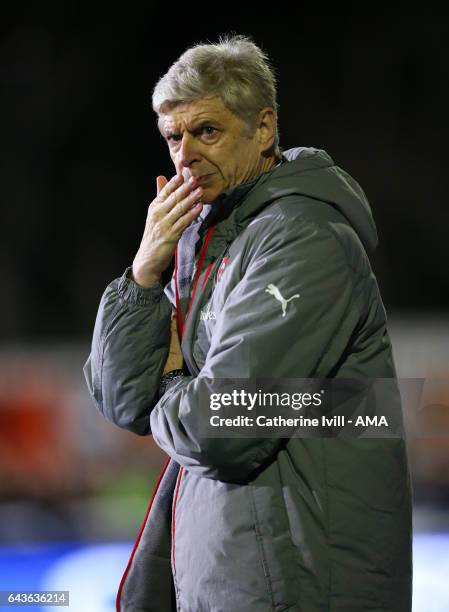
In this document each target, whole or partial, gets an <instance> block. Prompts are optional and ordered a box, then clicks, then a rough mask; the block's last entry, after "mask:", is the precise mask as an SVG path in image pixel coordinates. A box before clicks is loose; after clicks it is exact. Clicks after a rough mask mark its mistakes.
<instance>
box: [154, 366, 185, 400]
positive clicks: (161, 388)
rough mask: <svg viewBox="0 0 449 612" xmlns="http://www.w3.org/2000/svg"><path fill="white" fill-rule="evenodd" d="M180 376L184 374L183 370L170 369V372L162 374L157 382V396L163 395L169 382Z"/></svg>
mask: <svg viewBox="0 0 449 612" xmlns="http://www.w3.org/2000/svg"><path fill="white" fill-rule="evenodd" d="M182 376H184V372H183V370H170V372H167V373H166V374H164V375H163V376H162V378H161V382H160V384H159V397H162V396H163V395H164V393H165V391H166V390H167V386H168V385H169V383H171V382H172V381H174V380H176V379H178V378H181V377H182Z"/></svg>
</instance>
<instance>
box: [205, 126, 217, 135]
mask: <svg viewBox="0 0 449 612" xmlns="http://www.w3.org/2000/svg"><path fill="white" fill-rule="evenodd" d="M216 131H217V130H216V129H215V128H214V127H212V126H211V125H205V126H204V127H203V129H202V132H203V134H206V135H207V136H212V134H215V132H216Z"/></svg>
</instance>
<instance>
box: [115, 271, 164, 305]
mask: <svg viewBox="0 0 449 612" xmlns="http://www.w3.org/2000/svg"><path fill="white" fill-rule="evenodd" d="M131 272H132V266H129V267H128V268H126V270H125V272H124V273H123V275H122V277H121V278H120V280H119V283H118V287H117V291H118V294H119V296H120V297H121V298H122V299H123V300H125V301H126V302H131V303H132V304H137V305H138V306H148V305H150V304H157V303H158V302H160V301H161V299H162V296H163V294H164V291H163V287H162V283H160V282H157V283H156V284H155V285H153V286H152V287H148V288H147V289H146V288H144V287H140V286H139V285H137V284H136V283H135V282H134V281H133V280H132V278H131Z"/></svg>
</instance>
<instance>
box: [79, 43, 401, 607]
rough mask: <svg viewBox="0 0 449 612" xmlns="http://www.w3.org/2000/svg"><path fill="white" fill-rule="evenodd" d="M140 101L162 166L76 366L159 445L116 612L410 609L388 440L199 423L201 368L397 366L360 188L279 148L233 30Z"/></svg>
mask: <svg viewBox="0 0 449 612" xmlns="http://www.w3.org/2000/svg"><path fill="white" fill-rule="evenodd" d="M153 107H154V110H155V111H156V113H157V115H158V121H159V129H160V131H161V134H162V135H163V137H164V138H165V140H166V141H167V144H168V150H169V153H170V156H171V159H172V161H173V164H174V166H175V169H176V175H175V176H174V177H173V178H172V179H171V180H170V181H167V179H166V178H165V177H158V178H157V191H158V193H157V197H156V198H155V199H154V200H153V202H152V203H151V204H150V206H149V209H148V217H147V221H146V226H145V230H144V235H143V238H142V242H141V245H140V248H139V250H138V252H137V254H136V257H135V259H134V262H133V265H132V267H130V268H128V269H127V271H126V272H125V274H124V275H123V276H122V277H121V278H120V279H116V280H115V281H113V282H112V283H111V284H110V285H109V286H108V288H107V289H106V291H105V293H104V295H103V298H102V300H101V304H100V308H99V312H98V316H97V321H96V326H95V331H94V338H93V343H92V352H91V355H90V357H89V360H88V362H87V364H86V366H85V374H86V379H87V382H88V385H89V389H90V392H91V394H92V396H93V397H94V399H95V402H96V404H97V406H98V409H99V410H100V411H101V412H102V413H103V414H104V415H105V416H106V417H107V418H108V419H110V420H111V421H112V422H114V423H115V424H117V425H118V426H119V427H123V428H126V429H129V430H131V431H133V432H135V433H137V434H139V435H148V434H150V433H151V434H152V435H153V437H154V440H155V441H156V443H157V444H158V445H159V446H160V447H161V448H162V449H163V450H164V451H165V452H166V453H167V454H168V455H169V457H170V458H171V460H170V461H169V463H168V464H167V465H166V468H165V470H164V472H163V474H162V476H161V479H160V482H159V484H158V487H157V489H156V492H155V494H154V496H153V500H152V503H151V504H150V507H149V510H148V512H147V516H146V517H145V521H144V524H143V525H142V529H141V531H140V533H139V536H138V538H137V541H136V545H135V547H134V550H133V553H132V556H131V559H130V561H129V564H128V567H127V569H126V571H125V574H124V576H123V579H122V582H121V585H120V587H119V593H118V597H117V609H118V610H121V611H130V610H132V611H140V610H146V611H152V612H168V611H170V610H179V611H181V612H210V611H214V612H218V611H220V612H227V611H231V610H232V611H236V612H237V611H238V612H259V611H260V612H268V611H269V610H272V611H278V612H281V611H283V610H291V611H297V612H299V611H301V612H315V611H317V612H318V611H321V610H332V611H333V612H364V611H368V610H372V611H373V612H374V610H376V612H377V611H380V610H382V611H388V612H392V611H395V612H396V611H397V612H400V611H401V612H405V611H409V610H410V609H411V501H410V499H411V496H410V479H409V472H408V465H407V454H406V447H405V442H404V440H403V439H402V438H401V437H399V438H393V439H379V438H377V439H376V438H364V439H353V438H342V437H334V438H322V437H303V438H301V437H290V438H282V437H281V436H280V435H277V436H276V435H275V436H273V437H263V436H248V437H246V438H245V437H213V436H207V435H205V434H204V423H205V422H206V421H207V420H208V419H209V418H210V409H209V406H208V405H207V403H205V402H204V401H202V397H203V396H202V395H201V393H202V391H204V388H205V386H206V389H208V390H209V391H210V390H211V389H212V385H213V381H222V380H234V379H236V378H238V379H245V380H247V381H251V380H255V379H256V378H259V379H260V378H266V377H270V378H272V379H279V380H281V379H284V378H285V379H292V378H295V379H305V378H309V379H312V378H317V379H318V378H332V379H335V380H338V379H379V378H385V379H394V377H395V370H394V365H393V360H392V353H391V345H390V341H389V337H388V334H387V330H386V318H385V311H384V308H383V305H382V301H381V298H380V295H379V291H378V287H377V284H376V280H375V277H374V275H373V273H372V271H371V268H370V264H369V260H368V257H367V254H366V251H371V250H372V249H374V248H375V246H376V243H377V236H376V229H375V225H374V221H373V218H372V215H371V211H370V208H369V205H368V202H367V200H366V198H365V195H364V193H363V191H362V189H361V188H360V186H359V185H358V184H357V183H356V181H355V180H354V179H352V178H351V177H350V176H349V175H348V174H347V173H346V172H345V171H343V170H342V169H341V168H339V167H338V166H336V165H335V164H334V162H333V161H332V159H331V158H330V157H329V155H327V154H326V153H325V152H324V151H321V150H318V149H313V148H304V147H302V148H297V149H292V150H290V151H286V152H284V153H282V154H281V151H280V149H279V144H278V132H277V104H276V88H275V79H274V76H273V72H272V70H271V68H270V66H269V64H268V61H267V58H266V56H265V55H264V54H263V53H262V51H261V50H260V49H259V48H258V47H257V46H256V45H255V44H254V43H252V42H251V41H250V40H249V39H247V38H245V37H242V36H234V37H230V38H226V39H223V40H221V41H220V42H219V43H218V44H205V45H198V46H195V47H193V48H191V49H189V50H187V51H186V52H185V53H184V54H183V55H182V56H181V57H180V59H179V60H178V61H177V62H175V63H174V64H173V65H172V66H171V68H170V69H169V71H168V72H167V74H166V75H165V76H164V77H163V78H162V79H161V80H160V81H159V82H158V84H157V85H156V88H155V90H154V94H153ZM173 256H175V271H174V274H173V279H172V281H171V283H170V284H169V285H168V286H167V287H165V290H163V288H162V285H161V275H162V273H163V271H164V270H165V269H166V268H167V267H168V266H169V264H170V262H171V260H172V258H173ZM172 312H173V313H175V316H176V326H177V330H178V334H179V337H180V338H181V340H182V344H181V347H182V358H183V359H181V358H178V356H177V352H176V348H173V346H174V343H176V339H177V338H176V334H175V333H174V334H172V345H171V346H172V350H171V354H170V360H171V363H170V365H169V366H168V367H167V366H166V360H167V354H168V351H169V345H170V328H171V323H170V321H171V315H172ZM164 366H166V367H165V370H164ZM167 370H170V371H169V372H167ZM164 371H165V372H166V373H165V374H163V372H164ZM211 381H212V383H211ZM208 385H209V387H208ZM399 412H400V410H399ZM396 416H398V415H396ZM399 418H401V415H400V414H399Z"/></svg>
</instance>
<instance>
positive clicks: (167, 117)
mask: <svg viewBox="0 0 449 612" xmlns="http://www.w3.org/2000/svg"><path fill="white" fill-rule="evenodd" d="M192 104H193V103H192ZM180 106H181V105H180ZM189 106H190V105H189ZM210 106H213V105H212V104H210V105H209V108H205V109H195V108H189V107H187V108H186V109H185V110H176V107H175V108H174V109H173V110H172V112H170V113H164V114H163V115H162V116H161V118H160V121H159V122H158V123H159V130H160V132H161V133H162V134H164V130H167V131H170V132H175V133H177V132H178V131H179V130H178V128H179V125H180V124H185V126H186V127H185V129H187V131H188V132H191V131H192V130H194V129H195V127H196V125H195V124H198V123H200V122H205V121H209V122H218V123H221V121H220V117H221V116H222V115H223V114H224V113H229V112H230V111H228V109H227V108H226V107H224V106H223V107H222V108H210ZM230 114H232V113H230Z"/></svg>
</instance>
